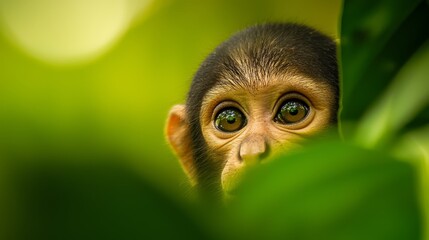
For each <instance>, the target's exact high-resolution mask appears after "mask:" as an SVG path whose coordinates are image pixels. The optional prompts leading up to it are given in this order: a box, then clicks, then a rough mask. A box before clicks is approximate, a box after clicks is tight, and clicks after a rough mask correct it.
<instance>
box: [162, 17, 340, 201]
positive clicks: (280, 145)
mask: <svg viewBox="0 0 429 240" xmlns="http://www.w3.org/2000/svg"><path fill="white" fill-rule="evenodd" d="M336 54H337V51H336V43H335V41H334V40H333V39H332V38H331V37H329V36H327V35H325V34H323V33H321V32H319V31H318V30H316V29H314V28H311V27H309V26H306V25H303V24H297V23H265V24H258V25H254V26H251V27H249V28H247V29H244V30H242V31H239V32H238V33H236V34H234V35H233V36H231V37H230V38H229V39H227V40H226V41H224V42H222V43H221V44H220V45H219V46H217V47H216V48H215V49H214V51H213V52H211V53H210V54H209V55H208V56H207V57H206V59H205V60H204V61H203V62H202V63H201V65H200V66H199V68H198V70H197V71H196V73H195V75H194V77H193V79H192V82H191V86H190V90H189V92H188V95H187V99H186V103H185V104H177V105H174V106H173V107H172V108H171V110H170V112H169V115H168V118H167V123H166V128H165V132H166V136H167V141H168V143H169V144H170V146H171V147H172V149H173V151H174V152H175V154H176V155H177V157H178V158H179V160H180V163H181V165H182V168H183V169H184V171H185V173H186V174H187V176H188V177H189V180H190V182H191V184H192V186H194V187H196V188H197V189H198V190H199V191H200V192H204V193H205V194H207V196H209V197H210V198H212V197H213V198H219V197H222V196H225V195H233V194H234V190H235V189H236V188H237V185H238V184H239V182H240V179H241V176H242V175H243V173H245V171H246V169H247V168H249V167H253V166H257V165H258V164H259V163H262V162H264V161H267V160H266V159H268V157H269V156H272V155H274V154H275V153H277V152H279V151H287V150H289V149H292V148H294V147H297V146H300V145H301V144H300V142H301V141H302V140H304V139H307V138H309V137H310V136H312V135H314V134H316V133H318V132H321V131H323V130H325V129H327V128H329V127H332V126H336V125H337V122H338V117H337V114H338V110H339V80H338V78H339V73H338V65H337V55H336Z"/></svg>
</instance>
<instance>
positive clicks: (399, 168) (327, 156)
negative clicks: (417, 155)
mask: <svg viewBox="0 0 429 240" xmlns="http://www.w3.org/2000/svg"><path fill="white" fill-rule="evenodd" d="M245 180H246V181H245V182H244V183H243V185H242V188H240V189H239V191H238V197H237V198H236V199H235V201H233V202H232V204H231V206H230V208H229V211H231V213H232V214H231V215H232V218H233V219H234V221H233V223H232V224H231V223H228V225H229V226H230V227H232V228H233V229H235V230H230V231H231V232H234V233H236V235H234V237H240V236H241V237H243V236H244V239H374V240H375V239H377V240H380V239H389V240H391V239H419V237H420V236H421V225H420V221H421V219H420V217H421V216H420V207H419V205H418V197H417V191H416V181H417V175H416V172H415V170H414V169H413V168H412V166H411V165H409V164H407V163H406V162H401V161H397V160H395V159H392V158H391V157H389V156H387V155H385V154H384V153H380V152H374V151H368V150H363V149H360V148H357V147H354V146H351V145H347V144H344V143H341V142H337V141H326V142H324V143H318V144H315V145H314V146H309V147H308V148H306V150H305V152H301V153H296V154H290V155H284V156H282V157H279V158H278V159H275V160H274V161H273V162H270V163H267V164H266V165H265V166H263V167H261V168H258V169H256V170H255V171H254V172H251V173H250V174H248V176H247V178H246V179H245Z"/></svg>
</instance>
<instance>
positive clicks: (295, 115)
mask: <svg viewBox="0 0 429 240" xmlns="http://www.w3.org/2000/svg"><path fill="white" fill-rule="evenodd" d="M307 113H308V106H307V104H305V103H303V102H301V101H299V100H289V101H288V102H286V103H285V104H283V106H282V107H281V109H280V112H279V113H278V115H277V120H278V121H279V122H281V123H285V124H288V123H296V122H299V121H301V120H302V119H304V118H305V117H306V116H307Z"/></svg>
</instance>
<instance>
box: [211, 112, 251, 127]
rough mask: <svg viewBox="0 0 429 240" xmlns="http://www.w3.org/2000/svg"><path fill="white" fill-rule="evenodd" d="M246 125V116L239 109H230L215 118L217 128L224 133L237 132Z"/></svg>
mask: <svg viewBox="0 0 429 240" xmlns="http://www.w3.org/2000/svg"><path fill="white" fill-rule="evenodd" d="M245 124H246V118H245V117H244V114H243V113H242V112H241V111H240V110H238V109H237V108H233V107H229V108H224V109H222V110H220V111H219V113H218V114H217V115H216V118H215V126H216V128H217V129H218V130H220V131H222V132H235V131H238V130H240V129H241V128H243V127H244V125H245Z"/></svg>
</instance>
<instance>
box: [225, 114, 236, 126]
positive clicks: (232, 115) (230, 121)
mask: <svg viewBox="0 0 429 240" xmlns="http://www.w3.org/2000/svg"><path fill="white" fill-rule="evenodd" d="M226 121H227V122H228V123H229V124H233V123H235V115H234V114H231V115H228V116H227V117H226Z"/></svg>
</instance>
